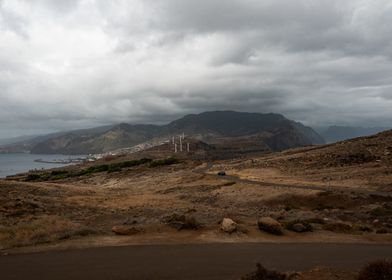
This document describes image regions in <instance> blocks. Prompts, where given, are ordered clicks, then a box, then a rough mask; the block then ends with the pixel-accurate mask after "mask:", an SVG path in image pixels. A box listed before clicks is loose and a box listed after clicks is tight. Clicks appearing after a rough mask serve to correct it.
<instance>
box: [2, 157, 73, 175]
mask: <svg viewBox="0 0 392 280" xmlns="http://www.w3.org/2000/svg"><path fill="white" fill-rule="evenodd" d="M78 157H80V156H66V155H36V154H0V178H5V177H6V176H8V175H15V174H18V173H22V172H26V171H29V170H32V169H49V168H55V167H61V166H66V165H69V164H59V163H43V162H35V161H34V160H37V159H42V160H44V161H53V160H64V159H70V158H78Z"/></svg>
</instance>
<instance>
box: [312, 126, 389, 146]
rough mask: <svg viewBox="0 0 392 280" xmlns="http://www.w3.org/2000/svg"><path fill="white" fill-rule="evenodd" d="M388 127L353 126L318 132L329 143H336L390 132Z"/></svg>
mask: <svg viewBox="0 0 392 280" xmlns="http://www.w3.org/2000/svg"><path fill="white" fill-rule="evenodd" d="M388 129H390V128H387V127H352V126H336V125H335V126H330V127H325V128H319V129H317V132H318V133H319V134H320V135H321V136H322V137H323V138H324V139H325V141H326V142H327V143H335V142H339V141H343V140H347V139H352V138H357V137H361V136H369V135H373V134H376V133H379V132H381V131H385V130H388Z"/></svg>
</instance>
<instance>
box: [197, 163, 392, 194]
mask: <svg viewBox="0 0 392 280" xmlns="http://www.w3.org/2000/svg"><path fill="white" fill-rule="evenodd" d="M213 166H214V165H213V164H212V163H211V162H207V165H206V166H205V167H202V168H196V169H195V170H193V171H194V172H195V173H198V174H203V175H206V176H211V177H214V178H219V179H222V180H225V181H232V182H236V183H243V184H251V185H258V186H261V187H266V186H267V187H276V188H283V189H302V190H312V191H332V192H340V193H356V194H362V195H363V194H364V195H376V196H383V197H391V196H392V193H391V192H380V191H367V190H357V189H345V188H342V187H339V186H333V185H331V186H328V187H322V186H300V185H287V184H278V183H273V182H263V181H254V180H249V179H241V178H240V177H238V176H234V175H227V174H226V175H225V176H219V175H217V174H211V173H208V171H209V170H210V169H211V168H212V167H213Z"/></svg>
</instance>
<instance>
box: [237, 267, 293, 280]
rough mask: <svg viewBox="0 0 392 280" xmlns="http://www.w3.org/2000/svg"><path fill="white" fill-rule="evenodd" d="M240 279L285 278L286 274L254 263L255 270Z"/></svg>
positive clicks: (263, 279) (268, 279)
mask: <svg viewBox="0 0 392 280" xmlns="http://www.w3.org/2000/svg"><path fill="white" fill-rule="evenodd" d="M241 279H242V280H287V279H288V277H287V275H286V274H283V273H279V272H277V271H272V270H267V269H265V268H264V267H263V266H262V265H261V264H260V263H257V264H256V271H255V272H252V273H250V274H248V275H246V276H244V277H242V278H241Z"/></svg>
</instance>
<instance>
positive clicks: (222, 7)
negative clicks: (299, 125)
mask: <svg viewBox="0 0 392 280" xmlns="http://www.w3.org/2000/svg"><path fill="white" fill-rule="evenodd" d="M391 13H392V3H389V1H381V0H348V1H338V0H332V1H323V0H263V1H260V0H225V1H223V0H208V1H207V0H200V1H190V0H161V1H153V0H145V1H141V0H133V1H128V0H115V1H99V0H95V1H93V0H68V1H50V0H33V1H27V0H0V100H1V103H0V137H1V136H4V137H5V136H10V135H5V134H21V133H23V132H24V131H44V130H45V131H46V130H63V129H70V128H81V127H87V126H93V125H100V124H108V123H113V122H139V123H140V122H154V123H162V122H166V121H169V120H171V119H172V118H174V117H178V116H181V115H183V114H187V113H196V112H201V111H205V110H218V109H222V110H223V109H234V110H241V111H255V112H276V113H282V114H284V115H286V116H287V117H290V118H293V119H296V120H299V121H303V122H305V123H307V124H313V125H324V124H335V123H336V124H348V125H350V124H352V125H361V124H366V125H375V126H376V125H377V126H381V125H389V124H390V122H391V119H392V97H391V96H392V93H391V89H392V63H391V59H392V38H391V36H389V33H390V26H391V25H392V17H391V16H390V15H391Z"/></svg>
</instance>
